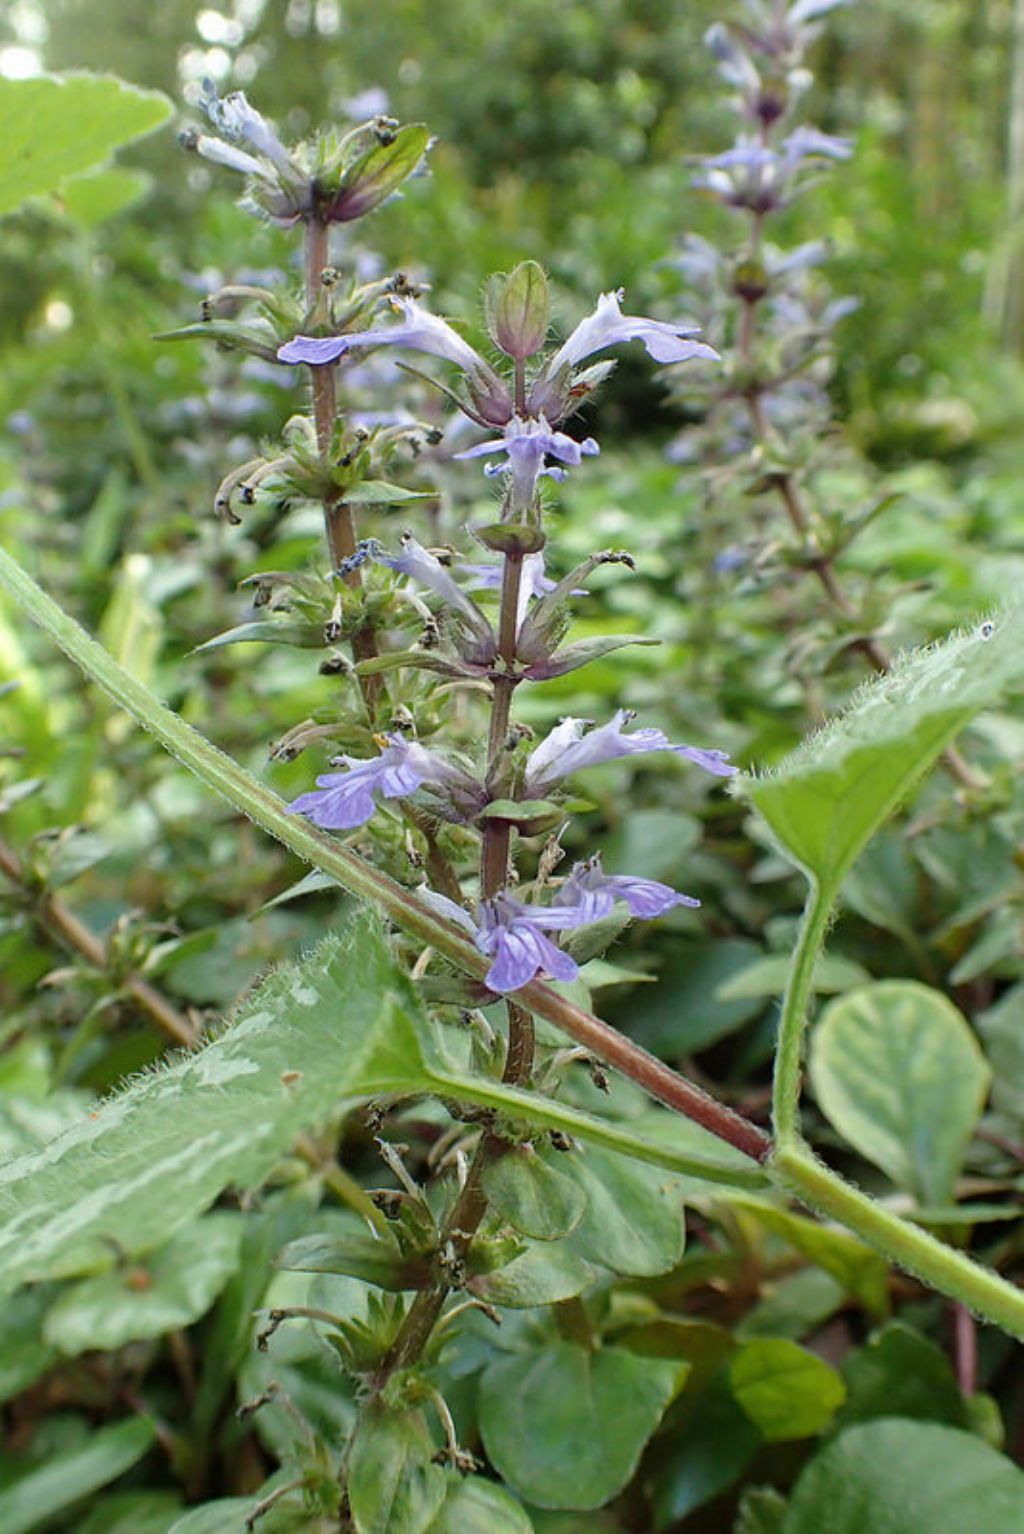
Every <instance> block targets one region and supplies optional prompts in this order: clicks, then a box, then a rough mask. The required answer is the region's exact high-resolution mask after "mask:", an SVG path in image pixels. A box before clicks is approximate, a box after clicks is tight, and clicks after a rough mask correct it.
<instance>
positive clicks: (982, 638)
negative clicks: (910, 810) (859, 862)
mask: <svg viewBox="0 0 1024 1534" xmlns="http://www.w3.org/2000/svg"><path fill="white" fill-rule="evenodd" d="M990 628H991V633H990V632H989V630H990ZM1022 678H1024V605H1020V606H1017V607H1010V608H1007V609H1006V610H1005V611H1003V612H1002V613H1000V614H998V615H997V616H996V618H995V620H994V621H993V623H992V624H991V625H987V624H982V625H980V626H979V627H978V628H977V629H975V630H974V632H973V633H963V634H954V635H953V636H952V637H951V638H949V639H947V640H946V641H945V642H944V643H943V644H939V645H932V646H929V647H927V648H925V649H919V650H913V651H911V652H910V653H909V654H907V655H905V656H903V657H901V658H900V659H898V660H897V662H896V664H895V665H894V667H893V669H892V671H891V672H889V673H888V674H887V675H885V676H881V677H878V678H876V679H875V680H873V681H871V682H868V683H866V684H865V685H864V686H863V687H862V688H861V689H860V690H859V691H858V692H857V693H856V694H855V695H854V698H853V700H852V702H851V703H850V706H849V708H848V709H847V710H846V711H845V712H844V713H843V714H841V715H839V717H838V718H836V719H835V720H833V721H832V723H831V724H829V725H827V726H826V728H825V729H824V730H822V731H820V732H819V733H818V734H817V735H814V736H812V737H811V738H810V739H809V740H806V741H805V742H804V743H803V745H801V746H800V747H798V749H797V750H796V751H795V752H794V753H793V755H792V756H790V757H789V758H787V760H786V761H784V762H783V763H782V765H781V766H780V767H779V768H778V769H776V770H775V771H773V772H771V773H769V774H766V775H765V776H764V777H759V778H754V777H750V776H743V777H741V778H740V779H738V780H737V782H736V787H737V791H738V792H739V793H740V794H742V795H743V796H744V797H745V798H747V799H749V800H750V801H751V803H752V804H753V805H754V806H755V807H756V808H757V810H758V811H759V812H760V814H761V815H762V816H763V817H764V819H765V820H766V821H767V823H768V825H769V826H770V827H771V829H772V831H773V832H774V834H775V836H776V838H777V839H778V841H779V842H780V844H781V845H782V847H783V848H784V849H785V850H786V851H787V852H788V853H789V854H790V856H791V857H792V858H793V859H794V860H795V861H796V862H797V863H799V865H800V866H801V867H802V868H803V869H804V870H805V871H806V872H807V873H809V874H810V875H811V876H812V877H813V878H816V879H817V880H818V881H819V882H821V883H822V884H823V885H826V886H828V887H830V888H837V887H838V885H839V883H840V882H841V881H842V879H843V877H844V875H845V874H846V872H847V870H848V869H849V867H850V865H851V864H852V863H853V861H854V859H855V858H856V856H857V854H858V852H859V851H860V850H861V848H862V847H863V846H864V845H865V844H866V843H867V841H868V840H869V839H870V837H871V836H872V835H873V833H874V832H875V831H876V830H877V829H878V827H879V826H880V825H881V824H882V822H883V821H884V820H885V819H886V817H887V816H888V815H889V814H890V812H891V811H892V810H893V809H894V808H895V807H896V805H897V804H898V803H899V802H900V800H901V799H902V798H903V797H904V796H905V795H906V793H907V792H908V791H909V789H910V788H911V787H912V785H913V784H914V783H915V782H916V781H917V779H918V778H919V777H920V776H921V775H922V773H924V772H925V771H926V770H927V768H928V767H930V766H931V764H932V763H933V762H934V761H935V759H936V757H937V756H938V755H939V753H940V752H941V751H942V749H943V747H944V746H946V745H947V744H948V743H949V741H951V740H952V739H953V737H954V736H955V735H957V734H958V733H959V731H960V730H962V729H963V727H964V725H966V724H967V723H968V722H969V721H970V720H971V719H972V718H973V717H974V715H975V714H977V713H978V712H979V711H980V710H981V709H983V708H987V707H989V706H990V705H991V704H993V703H995V702H997V701H998V700H999V698H1000V697H1002V696H1003V694H1004V693H1005V692H1006V691H1007V689H1008V688H1010V687H1011V686H1013V685H1014V684H1016V683H1019V682H1020V681H1021V680H1022Z"/></svg>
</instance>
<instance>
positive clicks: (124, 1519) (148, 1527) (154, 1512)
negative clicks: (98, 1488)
mask: <svg viewBox="0 0 1024 1534" xmlns="http://www.w3.org/2000/svg"><path fill="white" fill-rule="evenodd" d="M183 1511H184V1509H183V1508H182V1504H181V1499H180V1498H179V1497H176V1496H175V1495H174V1493H173V1492H169V1491H115V1492H112V1493H111V1494H110V1496H109V1497H102V1498H100V1500H99V1501H98V1502H97V1503H96V1504H95V1505H94V1506H92V1507H91V1510H90V1514H89V1516H88V1517H87V1518H84V1519H82V1520H81V1521H80V1522H78V1523H76V1524H75V1534H170V1529H171V1525H172V1524H174V1523H175V1522H177V1520H178V1519H179V1518H180V1517H181V1515H182V1512H183Z"/></svg>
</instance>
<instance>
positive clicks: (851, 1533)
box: [781, 1417, 1024, 1534]
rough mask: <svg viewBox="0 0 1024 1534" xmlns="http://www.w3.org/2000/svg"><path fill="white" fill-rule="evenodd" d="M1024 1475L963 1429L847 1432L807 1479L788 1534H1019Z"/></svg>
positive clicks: (889, 1424) (918, 1425)
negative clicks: (967, 1533)
mask: <svg viewBox="0 0 1024 1534" xmlns="http://www.w3.org/2000/svg"><path fill="white" fill-rule="evenodd" d="M1022 1527H1024V1474H1022V1473H1021V1471H1020V1470H1018V1469H1017V1467H1016V1465H1014V1464H1013V1463H1012V1462H1011V1461H1010V1460H1008V1459H1006V1458H1004V1456H1003V1455H1001V1454H998V1453H997V1452H996V1451H995V1449H992V1448H990V1447H989V1445H988V1444H986V1443H982V1442H981V1440H980V1439H978V1438H975V1437H973V1436H972V1435H971V1434H969V1433H962V1432H959V1431H958V1430H957V1429H956V1428H951V1427H940V1426H938V1425H937V1424H936V1423H932V1422H904V1421H902V1420H901V1419H900V1418H898V1417H893V1418H888V1419H883V1420H882V1421H878V1422H867V1423H864V1424H862V1425H861V1426H858V1427H851V1428H847V1430H846V1431H845V1432H844V1433H840V1435H839V1437H838V1438H836V1439H834V1440H833V1442H832V1443H830V1444H829V1445H828V1447H827V1448H825V1449H824V1450H823V1451H822V1452H821V1453H820V1454H817V1455H815V1457H814V1459H812V1460H811V1462H810V1464H809V1465H807V1466H806V1468H805V1469H804V1471H803V1472H802V1474H801V1476H800V1478H799V1480H798V1481H797V1483H796V1486H795V1488H794V1490H793V1495H792V1498H791V1499H790V1504H789V1508H788V1510H787V1513H786V1517H785V1519H784V1520H783V1523H782V1529H781V1534H823V1531H824V1530H826V1529H827V1530H828V1534H865V1531H868V1530H870V1534H964V1530H965V1529H983V1530H984V1531H985V1534H1020V1530H1021V1528H1022Z"/></svg>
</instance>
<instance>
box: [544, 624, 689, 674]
mask: <svg viewBox="0 0 1024 1534" xmlns="http://www.w3.org/2000/svg"><path fill="white" fill-rule="evenodd" d="M631 644H643V645H652V644H654V645H656V644H661V640H660V639H648V638H647V637H646V636H645V635H643V634H596V635H594V637H593V638H592V639H577V640H576V641H575V642H574V643H573V644H568V645H565V646H564V647H563V648H562V649H561V650H556V651H555V652H554V654H553V655H549V656H548V658H547V659H546V660H538V661H534V663H533V665H532V666H530V667H529V668H528V671H527V675H528V676H531V677H534V678H535V679H536V680H537V681H540V682H547V681H550V680H551V679H552V678H553V677H556V676H566V675H568V673H569V672H570V671H578V670H579V668H580V667H581V666H589V665H590V662H591V661H594V660H600V659H601V658H602V656H605V655H610V654H611V653H612V651H613V650H622V649H625V647H626V645H631Z"/></svg>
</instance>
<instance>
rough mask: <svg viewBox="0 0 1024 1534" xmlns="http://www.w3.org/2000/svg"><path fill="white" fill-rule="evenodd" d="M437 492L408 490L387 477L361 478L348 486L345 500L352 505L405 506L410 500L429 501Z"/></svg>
mask: <svg viewBox="0 0 1024 1534" xmlns="http://www.w3.org/2000/svg"><path fill="white" fill-rule="evenodd" d="M435 494H436V491H434V490H406V489H404V487H403V486H402V485H392V484H390V483H389V482H388V480H386V479H361V480H360V481H359V483H358V484H356V485H349V486H348V487H347V489H346V490H345V500H346V501H347V502H348V503H349V505H351V506H404V505H406V504H407V503H408V502H409V501H429V500H431V499H432V498H433V497H434V495H435Z"/></svg>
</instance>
